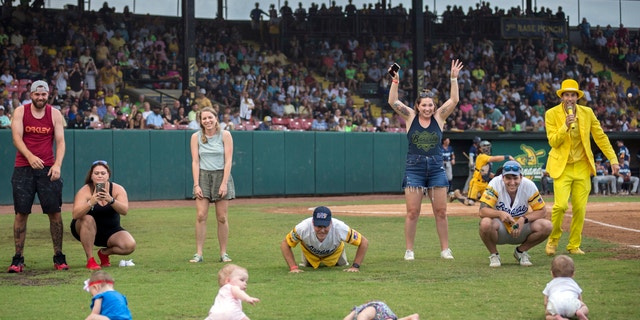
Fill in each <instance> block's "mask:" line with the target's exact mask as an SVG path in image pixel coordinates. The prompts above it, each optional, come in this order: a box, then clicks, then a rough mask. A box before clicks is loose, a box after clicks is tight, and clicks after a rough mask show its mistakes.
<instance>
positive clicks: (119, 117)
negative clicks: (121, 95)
mask: <svg viewBox="0 0 640 320" xmlns="http://www.w3.org/2000/svg"><path fill="white" fill-rule="evenodd" d="M127 126H128V124H127V121H126V120H125V118H124V115H123V114H122V111H118V112H116V118H115V119H113V120H111V125H110V127H111V129H125V128H127Z"/></svg>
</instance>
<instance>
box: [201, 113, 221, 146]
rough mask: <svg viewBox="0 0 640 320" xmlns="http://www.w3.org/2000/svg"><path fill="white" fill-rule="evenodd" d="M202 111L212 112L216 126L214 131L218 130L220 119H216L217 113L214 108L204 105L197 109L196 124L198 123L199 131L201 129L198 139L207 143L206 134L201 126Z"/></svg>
mask: <svg viewBox="0 0 640 320" xmlns="http://www.w3.org/2000/svg"><path fill="white" fill-rule="evenodd" d="M203 112H211V113H212V114H213V116H214V117H215V118H216V126H215V133H218V132H220V121H218V113H217V112H216V110H214V109H213V108H211V107H204V108H202V110H200V111H198V114H197V116H196V117H197V119H198V124H200V131H202V135H201V137H200V141H202V143H207V136H206V135H205V133H204V126H202V113H203Z"/></svg>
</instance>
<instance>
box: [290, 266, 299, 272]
mask: <svg viewBox="0 0 640 320" xmlns="http://www.w3.org/2000/svg"><path fill="white" fill-rule="evenodd" d="M293 270H298V266H293V267H289V271H293Z"/></svg>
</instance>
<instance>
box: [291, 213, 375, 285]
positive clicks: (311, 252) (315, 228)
mask: <svg viewBox="0 0 640 320" xmlns="http://www.w3.org/2000/svg"><path fill="white" fill-rule="evenodd" d="M298 243H300V244H301V246H300V247H301V249H302V263H301V264H300V266H303V267H313V268H314V269H317V268H318V267H319V266H320V265H321V264H322V265H324V266H327V267H333V266H336V265H337V266H348V265H349V262H348V261H347V254H346V252H345V247H344V244H345V243H350V244H352V245H354V246H357V247H358V249H357V251H356V257H355V258H354V259H353V264H351V266H350V267H349V268H347V269H345V270H344V271H348V272H358V271H360V264H361V263H362V260H364V256H365V254H366V253H367V248H368V247H369V241H368V240H367V238H365V237H364V236H363V235H362V234H360V233H359V232H358V231H356V230H354V229H351V228H350V227H349V226H348V225H347V224H346V223H344V222H342V221H340V220H338V219H334V218H331V210H329V208H327V207H317V208H316V209H315V210H314V211H313V217H311V218H307V219H305V220H302V222H300V223H298V225H296V226H295V227H294V228H293V230H291V232H289V233H288V234H287V236H286V237H285V238H284V240H283V241H282V243H281V244H280V249H281V250H282V255H283V256H284V260H285V261H286V262H287V265H288V266H289V271H290V272H292V273H298V272H302V271H303V270H302V269H299V268H298V264H297V263H296V259H295V258H294V256H293V250H292V248H294V247H295V246H297V245H298Z"/></svg>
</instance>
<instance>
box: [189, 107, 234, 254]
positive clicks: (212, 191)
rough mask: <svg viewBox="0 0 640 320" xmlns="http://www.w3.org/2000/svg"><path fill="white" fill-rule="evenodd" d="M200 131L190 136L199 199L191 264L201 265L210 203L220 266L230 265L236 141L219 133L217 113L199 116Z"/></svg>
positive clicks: (195, 191) (209, 110)
mask: <svg viewBox="0 0 640 320" xmlns="http://www.w3.org/2000/svg"><path fill="white" fill-rule="evenodd" d="M196 120H197V121H198V123H199V124H200V130H199V131H197V132H195V133H194V134H193V135H191V159H192V160H191V172H192V174H193V196H194V198H195V199H196V214H197V217H196V253H195V254H194V255H193V258H192V259H191V260H189V261H190V262H202V260H203V259H202V248H203V246H204V241H205V239H206V235H207V217H208V216H209V203H211V202H214V203H215V206H216V220H217V221H218V243H219V245H220V262H230V261H231V258H229V255H227V240H228V238H229V222H228V219H227V218H228V207H229V200H231V199H234V198H235V197H236V191H235V186H234V184H233V178H232V177H231V162H232V161H233V138H232V137H231V133H229V131H227V130H221V129H220V123H219V122H218V113H217V112H216V111H215V110H214V109H213V108H210V107H206V108H203V109H202V110H201V111H200V112H198V115H197V119H196Z"/></svg>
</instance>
